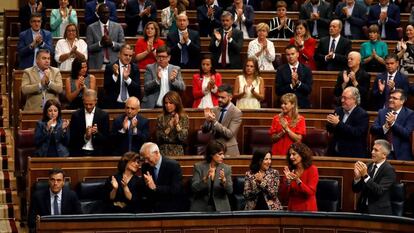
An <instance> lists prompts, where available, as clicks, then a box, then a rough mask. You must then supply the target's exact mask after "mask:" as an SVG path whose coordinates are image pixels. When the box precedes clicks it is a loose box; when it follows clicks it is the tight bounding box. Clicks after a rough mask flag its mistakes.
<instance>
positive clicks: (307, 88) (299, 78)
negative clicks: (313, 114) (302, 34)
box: [275, 45, 313, 108]
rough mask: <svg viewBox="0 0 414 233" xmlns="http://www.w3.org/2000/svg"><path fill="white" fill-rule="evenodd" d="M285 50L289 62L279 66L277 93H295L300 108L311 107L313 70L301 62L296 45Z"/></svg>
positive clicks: (278, 94) (279, 94)
mask: <svg viewBox="0 0 414 233" xmlns="http://www.w3.org/2000/svg"><path fill="white" fill-rule="evenodd" d="M285 52H286V59H287V61H288V63H287V64H283V65H281V66H279V67H278V68H277V72H276V78H275V80H276V81H275V82H276V84H275V85H276V95H277V96H279V97H280V96H282V95H284V94H286V93H294V94H295V95H296V97H297V99H298V106H299V107H300V108H310V107H311V104H310V100H309V95H310V94H311V92H312V82H313V79H312V71H311V70H310V69H309V68H308V67H307V66H305V65H303V64H301V63H299V49H298V48H297V47H296V46H295V45H288V46H287V47H286V49H285Z"/></svg>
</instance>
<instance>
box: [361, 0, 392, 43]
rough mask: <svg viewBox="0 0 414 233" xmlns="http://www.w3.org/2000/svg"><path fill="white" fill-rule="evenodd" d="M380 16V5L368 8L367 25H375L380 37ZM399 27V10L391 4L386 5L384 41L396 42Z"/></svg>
mask: <svg viewBox="0 0 414 233" xmlns="http://www.w3.org/2000/svg"><path fill="white" fill-rule="evenodd" d="M380 14H381V6H380V4H375V5H372V6H371V7H370V8H369V14H368V24H369V25H372V24H377V25H378V26H379V29H380V30H379V34H380V35H381V31H382V24H381V25H380V24H379V22H378V20H379V16H380ZM399 26H400V8H399V7H398V6H396V5H395V4H393V3H390V4H389V5H388V10H387V20H386V22H385V35H386V37H385V39H386V40H398V39H399V38H398V32H397V28H398V27H399Z"/></svg>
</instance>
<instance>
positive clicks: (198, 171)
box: [191, 141, 233, 211]
mask: <svg viewBox="0 0 414 233" xmlns="http://www.w3.org/2000/svg"><path fill="white" fill-rule="evenodd" d="M225 152H226V146H225V145H224V144H223V143H221V142H219V141H211V142H209V143H208V144H207V147H206V152H205V161H202V162H198V163H196V164H195V165H194V173H193V179H192V182H191V188H192V191H193V194H194V198H193V201H192V203H191V210H192V211H230V210H231V208H230V202H229V199H228V195H229V194H231V193H233V182H232V180H231V167H230V166H228V165H226V164H224V163H223V160H224V154H225Z"/></svg>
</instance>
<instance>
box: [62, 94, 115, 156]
mask: <svg viewBox="0 0 414 233" xmlns="http://www.w3.org/2000/svg"><path fill="white" fill-rule="evenodd" d="M97 101H98V97H97V96H96V91H94V90H92V89H88V90H86V91H85V92H84V94H83V106H84V108H81V109H79V110H77V111H75V112H73V113H72V118H71V120H70V155H71V156H84V155H86V156H90V155H104V153H106V155H108V154H110V153H108V152H107V151H105V148H106V144H107V138H108V135H109V116H108V113H106V112H105V111H103V110H101V109H100V108H98V107H96V102H97Z"/></svg>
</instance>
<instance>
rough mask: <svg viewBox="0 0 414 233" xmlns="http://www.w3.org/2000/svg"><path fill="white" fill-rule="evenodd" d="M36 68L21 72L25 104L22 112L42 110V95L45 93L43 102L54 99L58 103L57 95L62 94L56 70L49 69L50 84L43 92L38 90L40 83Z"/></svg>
mask: <svg viewBox="0 0 414 233" xmlns="http://www.w3.org/2000/svg"><path fill="white" fill-rule="evenodd" d="M37 69H38V68H37V66H33V67H30V68H27V69H25V70H24V71H23V76H22V93H23V95H25V96H26V104H25V105H24V110H39V111H41V110H43V94H42V92H45V101H44V102H46V100H48V99H56V100H58V101H59V94H60V93H61V92H62V89H63V83H62V75H61V74H60V71H59V69H58V68H55V67H49V70H50V74H49V80H50V83H49V85H48V88H46V89H45V90H40V89H39V84H40V82H41V78H40V75H39V73H38V71H37Z"/></svg>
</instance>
